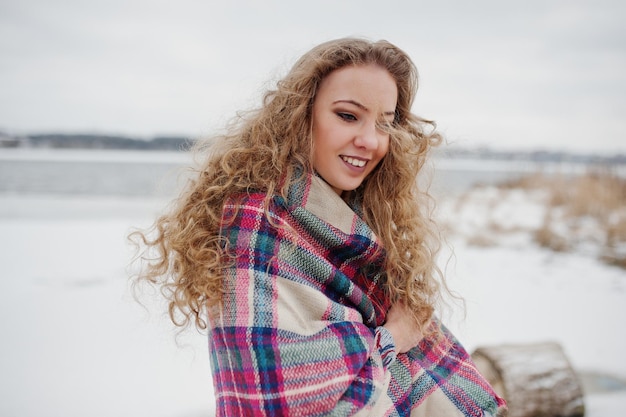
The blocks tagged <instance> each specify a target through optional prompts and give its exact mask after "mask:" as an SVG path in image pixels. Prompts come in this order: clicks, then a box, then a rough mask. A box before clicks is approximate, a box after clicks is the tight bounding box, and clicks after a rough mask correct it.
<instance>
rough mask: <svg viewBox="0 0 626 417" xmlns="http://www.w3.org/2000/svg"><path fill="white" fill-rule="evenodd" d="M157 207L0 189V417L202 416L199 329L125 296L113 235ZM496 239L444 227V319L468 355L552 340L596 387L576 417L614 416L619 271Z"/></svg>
mask: <svg viewBox="0 0 626 417" xmlns="http://www.w3.org/2000/svg"><path fill="white" fill-rule="evenodd" d="M162 203H163V202H162V201H159V200H153V201H150V200H148V201H146V200H135V201H133V200H130V199H115V198H98V199H95V198H92V199H87V198H77V197H71V198H61V197H41V196H31V197H27V196H6V195H5V196H0V265H2V274H1V279H2V280H3V282H2V288H3V289H4V291H1V292H0V317H2V319H1V320H0V334H1V335H2V343H1V345H0V349H1V350H2V355H0V390H1V392H2V393H3V395H2V397H3V400H2V401H0V415H2V416H7V417H9V416H16V417H18V416H19V417H29V416H33V417H39V416H50V417H54V416H59V417H60V416H63V417H72V416H85V415H88V416H92V417H99V416H103V417H104V416H107V417H112V416H115V417H124V416H148V415H149V416H153V417H159V416H163V417H166V416H169V417H199V416H210V415H212V405H211V402H212V388H211V377H210V370H209V363H208V354H207V343H206V337H205V336H203V335H200V334H197V333H195V332H193V331H190V332H187V333H185V334H183V335H180V336H179V337H178V339H177V338H176V333H175V332H176V329H174V328H173V326H172V325H171V324H170V323H169V322H168V319H167V317H166V315H165V313H164V311H165V310H164V308H163V305H162V303H160V302H159V301H158V300H159V299H158V296H156V295H155V294H149V293H148V294H144V297H143V298H142V300H143V301H144V304H145V305H144V306H141V305H140V304H138V303H137V302H136V301H135V300H134V299H133V297H132V294H131V292H130V291H129V285H128V279H127V277H128V274H129V270H128V261H129V259H130V256H131V249H130V247H129V245H127V243H126V241H125V235H126V234H127V232H128V231H129V230H130V228H131V227H133V226H140V227H141V226H147V225H148V224H149V222H150V221H151V220H152V219H153V218H154V216H155V213H156V212H157V208H158V207H159V206H160V205H161V204H162ZM474 207H478V205H476V206H474ZM520 207H522V208H521V209H522V210H532V207H526V206H523V204H521V205H520ZM524 207H526V208H524ZM442 209H445V204H443V205H442ZM475 210H476V211H479V209H478V208H476V209H475ZM444 211H445V210H444ZM443 214H445V213H443ZM443 214H442V215H443ZM445 215H447V216H450V215H454V212H452V213H450V212H448V213H447V214H445ZM466 215H470V217H471V213H465V214H463V216H466ZM480 216H481V213H479V212H475V213H474V214H473V218H474V219H477V218H478V217H480ZM511 216H512V215H511ZM504 243H505V244H501V245H496V246H491V247H480V246H471V245H468V244H467V243H466V239H464V237H463V235H462V234H453V235H451V238H450V245H451V246H452V247H453V248H454V256H453V257H452V258H451V260H450V261H449V262H447V265H445V268H446V273H447V275H448V276H449V280H450V285H451V287H452V288H453V289H454V290H455V291H456V292H458V293H459V294H460V295H462V296H463V297H464V298H465V300H466V302H467V315H466V317H465V318H463V317H462V314H461V312H460V309H458V308H452V309H451V310H450V311H448V312H447V313H446V314H444V317H445V318H446V321H447V323H448V324H449V326H450V327H451V328H452V329H453V331H454V332H455V333H456V334H457V335H458V336H459V338H460V339H461V340H462V341H463V342H464V343H465V345H466V347H467V348H468V350H470V351H472V350H473V349H474V348H476V347H478V346H484V345H493V344H500V343H532V342H541V341H556V342H558V343H560V344H561V345H562V347H563V348H564V350H565V352H566V354H567V356H568V358H569V359H570V361H571V362H572V365H573V366H574V367H575V369H576V370H578V371H579V372H581V373H582V374H589V373H591V372H595V373H597V374H599V375H601V377H600V378H597V379H596V382H598V381H600V382H602V381H605V382H606V383H605V384H604V385H603V386H596V387H591V388H589V392H588V393H587V395H586V397H585V402H586V406H587V416H588V417H605V416H617V415H621V414H622V413H623V411H622V410H623V409H624V408H625V407H626V394H625V393H626V391H624V390H623V389H622V390H619V389H617V388H620V382H619V378H621V379H626V360H624V357H623V354H624V352H626V337H625V336H624V330H623V329H624V328H625V325H624V324H625V323H624V321H625V320H626V272H625V271H624V270H623V269H618V268H616V267H610V266H607V265H605V264H602V263H600V262H599V261H597V260H596V259H595V258H594V257H591V256H585V255H584V254H580V253H569V254H568V253H554V252H550V251H547V250H544V249H540V248H537V247H536V246H534V245H533V244H532V243H530V242H529V241H528V240H527V239H525V238H519V237H518V238H516V239H514V240H512V241H508V242H504ZM449 253H450V252H449V250H447V251H446V252H445V253H444V254H443V257H442V265H443V264H444V263H445V262H444V261H445V260H446V259H447V258H448V255H449ZM613 377H615V378H617V379H614V378H613ZM600 385H602V384H600ZM612 388H616V389H615V390H612ZM622 388H623V387H622Z"/></svg>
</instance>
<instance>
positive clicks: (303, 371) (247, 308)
mask: <svg viewBox="0 0 626 417" xmlns="http://www.w3.org/2000/svg"><path fill="white" fill-rule="evenodd" d="M264 198H265V195H264V194H262V193H256V194H255V193H250V194H245V195H240V196H233V198H231V199H230V200H229V202H227V204H226V205H225V207H224V219H229V220H228V221H227V222H226V221H225V222H224V224H223V228H222V234H223V236H224V237H225V239H226V241H227V247H228V251H229V253H230V254H231V255H232V256H233V259H234V262H233V263H232V266H231V267H230V268H229V269H228V270H227V273H226V274H225V276H224V288H225V295H224V299H223V307H222V308H221V310H220V313H219V315H218V316H216V317H213V318H212V319H211V331H210V334H209V337H210V350H211V352H210V353H211V365H212V369H213V380H214V388H215V395H216V403H217V415H219V416H228V417H233V416H423V417H427V416H429V417H452V416H458V417H479V416H491V415H496V413H497V412H498V409H501V408H502V407H503V406H504V402H503V400H502V399H500V398H498V397H497V396H496V395H495V393H494V392H493V390H492V389H491V387H490V386H489V384H488V383H487V382H486V381H485V380H484V378H482V376H481V375H480V374H479V373H478V372H477V370H476V368H475V366H474V364H473V363H472V362H471V360H470V358H469V355H468V354H467V352H466V351H465V349H463V347H462V346H461V345H460V344H459V343H458V341H457V340H456V339H455V338H454V337H453V336H452V335H451V334H450V333H449V332H448V331H447V330H446V329H445V328H443V327H442V331H443V334H444V337H443V338H441V339H437V340H436V341H435V340H427V339H426V340H423V341H422V343H421V344H420V345H419V346H417V347H416V348H414V349H413V350H411V351H410V352H408V353H407V354H398V355H396V353H395V347H394V345H393V340H392V338H391V337H390V334H389V333H388V332H386V330H385V329H384V328H383V327H381V325H382V324H383V322H384V317H385V312H386V311H387V309H388V308H389V304H388V301H387V300H386V298H385V296H384V292H383V291H382V288H383V284H384V273H383V271H381V265H382V260H383V257H384V250H383V249H382V247H381V246H380V245H379V242H378V241H377V239H376V236H375V235H374V234H373V233H372V231H371V230H370V229H369V228H368V227H367V225H366V224H365V223H364V222H363V221H362V220H361V219H360V218H359V217H358V216H357V215H356V214H355V213H354V212H353V211H352V210H351V209H350V208H349V207H348V206H347V205H346V204H345V203H344V202H343V200H341V198H339V196H337V195H336V194H335V193H334V192H333V191H332V189H330V187H328V186H327V185H326V184H325V183H324V182H323V181H322V180H321V179H319V178H318V177H316V176H307V177H306V178H305V180H304V181H301V182H298V183H296V184H294V185H293V186H292V187H291V189H290V192H289V197H288V198H287V199H286V200H285V199H283V198H280V197H275V198H274V199H273V200H272V204H270V206H269V207H265V204H264Z"/></svg>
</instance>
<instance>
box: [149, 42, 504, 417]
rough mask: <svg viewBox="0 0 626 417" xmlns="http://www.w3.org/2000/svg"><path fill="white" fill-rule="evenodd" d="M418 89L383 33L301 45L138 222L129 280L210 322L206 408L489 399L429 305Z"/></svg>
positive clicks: (378, 412)
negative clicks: (149, 285)
mask: <svg viewBox="0 0 626 417" xmlns="http://www.w3.org/2000/svg"><path fill="white" fill-rule="evenodd" d="M416 88H417V71H416V69H415V67H414V65H413V63H412V62H411V60H410V59H409V57H408V56H407V55H406V54H405V53H404V52H403V51H401V50H400V49H398V48H397V47H395V46H394V45H392V44H390V43H388V42H386V41H379V42H374V43H372V42H369V41H365V40H360V39H339V40H335V41H330V42H327V43H324V44H322V45H319V46H317V47H315V48H313V49H312V50H311V51H309V52H308V53H307V54H305V55H304V56H303V57H302V58H301V59H300V60H299V61H298V62H297V63H296V64H295V66H294V67H293V68H292V70H291V71H290V72H289V74H287V76H286V77H285V78H284V79H283V80H281V81H280V82H279V83H278V84H277V87H276V89H275V90H272V91H269V92H267V93H266V95H265V97H264V100H263V105H262V107H261V108H260V109H258V110H257V111H255V112H251V113H249V114H247V115H246V116H244V117H242V118H240V119H239V120H238V121H237V122H236V123H235V124H233V125H231V126H230V127H229V130H228V133H227V134H225V135H224V136H223V137H220V138H218V139H217V141H216V142H217V143H218V145H216V146H215V147H214V148H213V149H212V151H211V152H210V154H209V156H208V158H207V159H206V162H205V163H204V164H203V166H202V167H201V168H200V169H199V171H198V175H197V177H196V178H195V180H193V181H192V182H191V183H190V184H189V186H188V187H187V189H186V191H185V192H184V193H183V195H181V196H180V198H179V199H178V200H177V201H176V203H175V205H174V206H173V208H172V209H171V212H170V213H169V214H166V215H164V216H162V217H161V218H160V219H158V221H157V222H156V224H155V230H154V232H155V234H154V235H153V237H152V238H148V237H146V236H145V235H141V236H142V237H143V244H144V245H145V246H146V248H145V250H146V251H150V249H154V250H156V254H154V253H153V254H152V255H150V256H152V257H151V258H150V259H151V261H150V262H149V263H148V264H147V265H146V268H145V270H144V271H143V272H144V273H143V274H142V276H141V277H142V278H144V279H148V280H150V281H152V282H154V283H159V284H161V285H162V286H163V289H164V290H165V293H166V294H167V295H168V297H169V298H170V316H171V318H172V320H173V321H174V322H175V323H176V324H179V325H181V326H185V325H188V324H190V323H191V322H193V323H194V324H195V325H196V326H197V327H199V328H202V329H205V328H207V327H208V329H209V340H210V354H211V365H212V369H213V382H214V388H215V393H216V402H217V414H218V415H219V416H240V415H248V416H270V415H271V416H273V415H285V416H322V415H336V416H355V415H359V416H361V415H367V416H408V415H411V416H437V417H447V416H490V415H496V413H497V412H498V409H501V408H502V407H503V406H504V403H503V401H502V400H501V399H500V398H498V397H497V396H496V395H495V394H494V392H493V391H492V389H491V387H490V386H489V385H488V383H487V382H486V381H485V380H484V379H483V378H482V377H481V376H480V375H479V373H478V372H477V371H476V369H475V367H474V365H473V364H472V362H471V360H470V359H469V357H468V354H467V353H466V351H465V350H464V349H463V348H462V347H461V346H460V345H459V343H458V342H457V341H456V340H455V339H454V338H453V336H452V335H451V334H450V333H449V332H448V331H447V330H446V329H445V327H443V326H442V325H440V324H439V323H438V322H437V321H436V320H435V319H433V311H434V309H435V306H436V303H437V301H438V297H439V295H440V294H439V293H440V291H441V289H440V288H442V287H441V284H442V282H441V279H440V278H438V277H439V276H440V274H439V272H438V269H437V267H436V265H435V252H436V248H437V240H436V239H435V237H436V233H435V232H434V227H433V224H432V221H431V219H430V214H429V211H428V210H427V207H428V195H427V194H425V193H422V192H420V191H419V190H418V184H417V181H416V179H417V175H418V173H419V171H420V169H421V167H422V166H423V165H424V162H425V160H426V157H427V155H428V153H429V150H430V148H431V147H432V146H433V145H436V144H438V143H439V142H440V140H441V139H440V136H439V135H438V134H437V133H436V132H434V131H432V130H431V131H428V132H427V131H426V130H424V127H426V126H428V125H434V123H431V122H428V121H425V120H422V119H420V118H418V117H416V116H414V115H413V114H411V105H412V102H413V98H414V94H415V91H416ZM146 255H147V254H146ZM155 255H156V257H155ZM144 258H145V259H147V258H148V256H144ZM207 318H208V321H207V320H205V319H207Z"/></svg>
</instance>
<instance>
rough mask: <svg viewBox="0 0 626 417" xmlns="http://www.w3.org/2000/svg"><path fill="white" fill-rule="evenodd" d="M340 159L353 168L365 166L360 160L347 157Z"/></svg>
mask: <svg viewBox="0 0 626 417" xmlns="http://www.w3.org/2000/svg"><path fill="white" fill-rule="evenodd" d="M341 159H343V160H344V161H345V162H347V163H349V164H350V165H352V166H355V167H359V168H361V167H364V166H365V161H363V160H361V159H355V158H352V157H349V156H342V157H341Z"/></svg>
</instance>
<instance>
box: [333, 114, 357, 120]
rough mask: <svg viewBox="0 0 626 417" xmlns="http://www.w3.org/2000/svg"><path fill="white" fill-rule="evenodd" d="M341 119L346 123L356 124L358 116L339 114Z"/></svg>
mask: <svg viewBox="0 0 626 417" xmlns="http://www.w3.org/2000/svg"><path fill="white" fill-rule="evenodd" d="M337 116H339V118H340V119H342V120H345V121H346V122H354V121H356V116H355V115H353V114H350V113H341V112H339V113H337Z"/></svg>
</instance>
